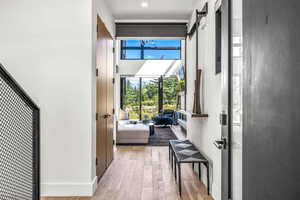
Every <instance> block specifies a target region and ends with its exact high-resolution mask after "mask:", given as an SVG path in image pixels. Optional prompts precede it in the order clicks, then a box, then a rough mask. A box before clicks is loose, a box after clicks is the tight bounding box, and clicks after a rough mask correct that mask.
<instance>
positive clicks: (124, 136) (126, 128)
mask: <svg viewBox="0 0 300 200" xmlns="http://www.w3.org/2000/svg"><path fill="white" fill-rule="evenodd" d="M129 121H130V120H119V121H118V123H117V135H116V141H117V144H147V143H148V141H149V126H148V125H145V124H142V123H137V124H131V123H129Z"/></svg>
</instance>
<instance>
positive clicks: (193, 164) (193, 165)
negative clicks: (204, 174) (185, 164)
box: [192, 163, 195, 171]
mask: <svg viewBox="0 0 300 200" xmlns="http://www.w3.org/2000/svg"><path fill="white" fill-rule="evenodd" d="M192 167H193V171H194V170H195V163H192Z"/></svg>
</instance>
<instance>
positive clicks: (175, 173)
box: [174, 158, 177, 182]
mask: <svg viewBox="0 0 300 200" xmlns="http://www.w3.org/2000/svg"><path fill="white" fill-rule="evenodd" d="M174 176H175V182H177V166H176V159H175V158H174Z"/></svg>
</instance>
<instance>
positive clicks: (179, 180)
mask: <svg viewBox="0 0 300 200" xmlns="http://www.w3.org/2000/svg"><path fill="white" fill-rule="evenodd" d="M178 187H179V195H180V196H181V164H180V163H178Z"/></svg>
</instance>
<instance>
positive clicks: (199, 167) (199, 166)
mask: <svg viewBox="0 0 300 200" xmlns="http://www.w3.org/2000/svg"><path fill="white" fill-rule="evenodd" d="M198 175H199V180H200V181H201V163H200V162H199V165H198Z"/></svg>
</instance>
